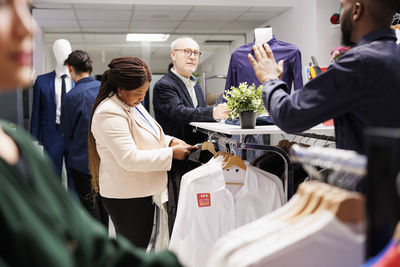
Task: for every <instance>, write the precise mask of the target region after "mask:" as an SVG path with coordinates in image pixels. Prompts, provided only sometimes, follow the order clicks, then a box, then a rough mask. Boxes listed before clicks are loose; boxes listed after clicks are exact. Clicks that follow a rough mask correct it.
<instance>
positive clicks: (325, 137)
mask: <svg viewBox="0 0 400 267" xmlns="http://www.w3.org/2000/svg"><path fill="white" fill-rule="evenodd" d="M294 135H299V136H303V137H308V138H314V139H321V140H325V141H327V142H328V141H329V142H336V139H335V137H334V136H328V135H322V134H314V133H295V134H294Z"/></svg>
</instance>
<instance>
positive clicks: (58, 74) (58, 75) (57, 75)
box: [56, 72, 71, 79]
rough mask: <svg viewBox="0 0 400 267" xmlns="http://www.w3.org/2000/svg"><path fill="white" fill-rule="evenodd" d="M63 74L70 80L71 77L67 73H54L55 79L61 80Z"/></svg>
mask: <svg viewBox="0 0 400 267" xmlns="http://www.w3.org/2000/svg"><path fill="white" fill-rule="evenodd" d="M64 74H66V75H67V77H68V78H71V75H70V74H69V73H62V72H61V73H57V72H56V77H57V78H59V79H61V76H63V75H64Z"/></svg>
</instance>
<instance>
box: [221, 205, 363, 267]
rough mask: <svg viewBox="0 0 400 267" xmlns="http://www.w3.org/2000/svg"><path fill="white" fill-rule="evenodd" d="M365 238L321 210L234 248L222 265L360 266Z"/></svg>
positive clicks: (329, 213)
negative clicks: (252, 241)
mask: <svg viewBox="0 0 400 267" xmlns="http://www.w3.org/2000/svg"><path fill="white" fill-rule="evenodd" d="M364 240H365V236H364V235H363V234H362V231H358V232H355V231H353V230H352V229H351V227H349V226H348V225H346V224H344V223H342V222H340V221H339V220H338V219H337V218H336V217H335V215H334V214H333V213H331V212H329V211H324V212H322V213H320V214H313V215H309V216H306V217H304V218H303V219H301V220H300V221H299V222H296V223H294V224H292V226H288V227H284V228H281V230H280V231H278V232H274V233H272V234H271V235H267V236H266V237H264V238H263V239H260V240H259V241H257V242H254V243H252V244H251V245H250V246H247V247H245V249H242V250H238V251H236V252H235V254H234V255H232V256H231V257H230V258H229V259H228V263H227V264H226V265H225V266H235V267H237V266H253V267H254V266H260V267H261V266H279V267H292V266H299V267H302V266H304V267H305V266H307V267H308V266H324V267H337V266H341V267H353V266H360V265H361V264H362V263H363V259H364ZM244 256H245V257H244Z"/></svg>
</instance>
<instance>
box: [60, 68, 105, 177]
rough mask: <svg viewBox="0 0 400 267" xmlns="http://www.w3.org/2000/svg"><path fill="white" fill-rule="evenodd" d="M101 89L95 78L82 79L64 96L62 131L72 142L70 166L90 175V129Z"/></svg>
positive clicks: (61, 119)
mask: <svg viewBox="0 0 400 267" xmlns="http://www.w3.org/2000/svg"><path fill="white" fill-rule="evenodd" d="M99 88H100V82H99V81H97V80H95V79H93V77H90V76H89V77H86V78H83V79H80V80H79V81H78V82H77V83H76V84H75V87H74V88H72V89H71V91H69V92H68V93H67V94H66V95H65V96H64V99H63V102H62V105H61V117H60V127H61V131H62V132H63V134H64V138H65V139H66V140H70V142H69V143H70V147H69V155H68V157H69V166H70V168H72V169H75V170H78V171H80V172H83V173H86V174H88V175H90V172H89V168H88V166H89V163H88V128H89V121H90V114H91V112H92V106H93V103H94V101H95V99H96V97H97V94H98V93H99Z"/></svg>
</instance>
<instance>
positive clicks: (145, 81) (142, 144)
mask: <svg viewBox="0 0 400 267" xmlns="http://www.w3.org/2000/svg"><path fill="white" fill-rule="evenodd" d="M108 67H109V69H108V70H106V71H105V72H104V74H103V78H102V81H101V86H100V91H99V94H98V95H97V98H96V101H95V103H94V105H93V110H92V115H91V123H90V128H89V130H90V131H89V162H90V171H91V173H92V181H93V186H94V188H95V189H96V190H99V193H100V195H101V198H102V202H103V204H104V206H105V208H106V210H107V212H108V214H110V217H111V220H112V221H113V223H114V226H115V231H116V232H117V234H120V235H123V236H125V237H127V238H128V239H129V240H130V241H131V242H132V243H133V244H134V245H136V246H138V247H143V248H145V247H147V245H148V243H149V241H150V236H151V231H152V227H153V218H154V204H153V202H152V196H153V195H158V194H161V193H162V192H163V191H164V190H165V189H166V186H167V171H168V170H170V168H171V164H172V159H178V160H183V159H185V158H186V157H187V156H188V155H189V154H190V150H192V149H195V147H193V146H190V145H188V144H186V143H185V142H184V141H182V140H180V139H177V138H173V137H171V136H167V135H165V134H164V132H163V129H162V128H161V126H160V125H159V124H158V123H157V122H156V121H155V120H154V119H153V118H152V117H151V116H150V114H149V113H148V112H147V111H146V109H145V108H144V107H143V106H142V105H141V101H143V99H144V97H145V96H146V92H147V90H148V89H149V85H150V82H151V79H152V74H151V71H150V68H149V66H148V65H147V64H146V63H145V62H144V61H143V60H141V59H140V58H138V57H122V58H115V59H113V60H112V61H111V62H110V64H108Z"/></svg>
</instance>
